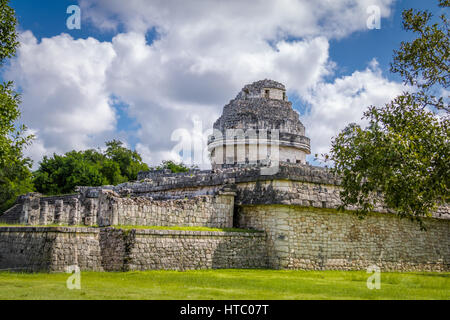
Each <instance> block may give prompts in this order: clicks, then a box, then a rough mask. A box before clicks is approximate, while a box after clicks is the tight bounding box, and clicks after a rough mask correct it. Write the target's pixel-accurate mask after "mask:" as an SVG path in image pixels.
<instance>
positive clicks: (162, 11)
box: [79, 0, 394, 46]
mask: <svg viewBox="0 0 450 320" xmlns="http://www.w3.org/2000/svg"><path fill="white" fill-rule="evenodd" d="M79 2H80V5H81V7H82V9H83V14H84V15H85V18H86V19H87V20H90V21H91V22H92V23H93V24H94V25H96V26H97V27H99V28H102V29H109V30H111V29H112V30H117V28H118V27H119V26H121V25H123V26H124V27H125V28H126V29H127V30H128V31H130V30H131V31H139V32H145V31H146V30H148V29H149V28H153V27H155V28H157V29H158V30H159V31H160V32H161V33H163V34H164V35H165V36H166V35H170V36H172V35H175V34H176V35H177V36H178V37H179V38H180V39H187V40H193V41H195V42H197V43H198V44H200V45H203V44H204V43H206V42H209V41H212V42H216V39H217V38H219V39H225V41H226V42H227V43H228V42H231V41H230V40H239V39H244V40H246V41H251V42H253V41H254V40H257V41H258V40H259V41H261V40H276V39H280V38H285V37H314V36H326V37H327V38H332V37H337V38H340V37H344V36H346V35H348V34H350V33H352V32H354V31H357V30H361V29H364V28H366V25H367V19H368V16H369V14H368V13H367V8H368V7H370V6H374V5H375V6H378V7H379V8H380V13H381V17H383V18H385V17H388V16H389V15H390V14H391V8H390V6H391V5H392V3H393V2H394V0H325V1H311V0H279V1H272V0H253V1H241V0H227V1H210V0H187V1H183V2H182V3H181V2H180V1H177V0H152V1H148V0H132V1H126V2H125V1H122V0H96V1H93V0H80V1H79ZM238 43H239V45H243V43H241V42H239V41H238ZM244 45H245V44H244ZM249 45H250V46H251V45H252V44H249Z"/></svg>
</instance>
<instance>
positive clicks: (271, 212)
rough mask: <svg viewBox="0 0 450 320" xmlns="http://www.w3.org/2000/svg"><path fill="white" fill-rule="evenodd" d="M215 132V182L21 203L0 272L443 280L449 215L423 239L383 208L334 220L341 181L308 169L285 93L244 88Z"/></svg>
mask: <svg viewBox="0 0 450 320" xmlns="http://www.w3.org/2000/svg"><path fill="white" fill-rule="evenodd" d="M214 129H215V133H214V134H213V135H212V136H211V137H210V139H209V144H208V147H209V150H210V151H211V162H212V168H213V169H212V170H207V171H199V170H193V171H190V172H187V173H179V174H172V173H170V172H167V171H150V172H141V173H140V174H139V176H138V181H136V182H128V183H124V184H121V185H118V186H103V187H79V188H78V190H77V192H76V193H75V194H73V195H65V196H53V197H45V196H42V195H40V194H27V195H24V196H21V197H19V199H18V200H17V203H16V204H15V206H14V207H12V208H11V209H10V210H8V211H7V212H5V213H4V214H3V215H1V216H0V222H2V223H7V224H13V225H17V226H11V227H0V269H9V270H18V271H20V270H25V271H33V272H34V271H52V272H53V271H55V272H63V271H65V270H66V267H68V266H73V265H77V266H79V267H80V268H81V270H96V271H126V270H150V269H175V270H187V269H206V268H274V269H314V270H325V269H340V270H350V269H366V268H367V267H368V266H371V265H377V266H379V267H380V268H381V269H382V270H384V271H386V270H400V271H408V270H430V271H449V270H450V209H449V207H448V205H447V204H443V205H442V206H441V207H440V208H439V209H438V210H437V211H436V212H435V213H434V215H433V217H430V218H425V225H426V226H427V231H422V230H420V229H419V226H418V224H417V223H413V222H411V221H409V220H406V219H400V218H399V217H398V216H397V215H395V214H393V213H390V211H389V210H388V209H387V208H385V207H383V205H380V206H379V207H378V208H376V209H375V210H374V212H373V213H371V214H369V216H368V217H366V218H365V219H363V220H360V219H358V218H357V217H356V215H354V213H352V210H354V208H347V209H348V210H347V211H345V212H342V211H338V210H337V208H338V207H339V206H340V204H341V202H340V199H339V191H340V187H339V184H340V181H339V178H338V177H335V176H333V175H332V174H331V173H330V172H329V171H328V170H327V169H325V168H320V167H313V166H309V165H308V164H306V155H307V154H309V153H310V142H309V139H308V138H307V137H306V135H305V134H306V133H305V127H304V126H303V125H302V123H301V122H300V120H299V116H298V114H297V113H296V112H295V111H294V110H293V109H292V105H291V103H290V102H289V101H288V98H287V96H286V89H285V87H284V85H282V84H281V83H278V82H275V81H272V80H263V81H258V82H255V83H253V84H250V85H247V86H245V87H244V88H243V89H242V91H241V92H240V93H239V94H238V95H237V97H236V98H235V99H234V100H232V101H230V103H229V104H227V105H226V106H225V107H224V111H223V115H222V116H221V117H220V118H219V119H218V120H217V121H216V123H215V124H214ZM46 225H59V227H52V226H47V227H43V226H46ZM69 226H72V227H69ZM120 226H166V227H175V226H177V227H183V226H184V227H211V228H240V229H251V230H253V232H250V231H241V232H212V231H211V232H210V231H208V232H206V231H177V230H152V229H131V230H125V228H122V229H121V228H120ZM128 229H129V228H128ZM256 231H257V232H256Z"/></svg>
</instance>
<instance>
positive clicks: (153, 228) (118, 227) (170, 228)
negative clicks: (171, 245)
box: [112, 226, 262, 233]
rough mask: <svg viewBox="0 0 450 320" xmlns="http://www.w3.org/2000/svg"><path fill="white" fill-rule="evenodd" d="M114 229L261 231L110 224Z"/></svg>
mask: <svg viewBox="0 0 450 320" xmlns="http://www.w3.org/2000/svg"><path fill="white" fill-rule="evenodd" d="M112 227H113V228H116V229H123V230H131V229H147V230H148V229H149V230H180V231H213V232H247V233H259V232H262V231H258V230H250V229H238V228H207V227H161V226H112Z"/></svg>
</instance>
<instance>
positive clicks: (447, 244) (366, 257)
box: [237, 205, 450, 271]
mask: <svg viewBox="0 0 450 320" xmlns="http://www.w3.org/2000/svg"><path fill="white" fill-rule="evenodd" d="M237 220H238V223H239V227H242V228H254V229H258V230H264V231H265V232H266V233H267V243H266V245H267V250H268V257H269V266H270V267H271V268H276V269H278V268H283V269H284V268H288V269H313V270H325V269H338V270H350V269H362V270H365V269H366V268H367V267H368V266H370V265H373V264H374V265H377V266H379V267H380V268H381V269H382V270H383V271H387V270H396V271H413V270H427V271H449V270H450V237H449V235H450V221H449V220H443V219H434V218H427V219H425V221H424V222H425V225H426V227H427V231H422V230H420V229H419V225H418V224H417V223H415V222H411V221H409V220H406V219H400V218H399V217H398V216H396V215H393V214H387V213H382V214H381V213H373V214H370V215H369V216H367V217H366V218H365V219H363V220H360V219H358V217H357V216H356V215H355V214H353V213H351V212H338V211H337V210H333V209H317V208H304V207H298V206H289V205H245V206H241V207H240V210H239V214H238V217H237Z"/></svg>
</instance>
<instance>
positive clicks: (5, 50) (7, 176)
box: [0, 0, 33, 212]
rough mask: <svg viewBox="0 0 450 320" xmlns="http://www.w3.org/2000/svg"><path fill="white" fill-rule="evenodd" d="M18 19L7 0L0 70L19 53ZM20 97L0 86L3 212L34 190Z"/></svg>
mask: <svg viewBox="0 0 450 320" xmlns="http://www.w3.org/2000/svg"><path fill="white" fill-rule="evenodd" d="M16 27H17V19H16V17H15V12H14V10H13V9H12V8H11V7H10V6H9V1H8V0H0V67H2V66H3V64H4V62H5V61H6V59H8V58H11V57H13V56H14V54H15V53H16V49H17V46H18V44H19V43H18V41H17V31H16ZM19 104H20V96H19V94H18V93H16V92H15V91H14V89H13V83H12V82H5V83H1V84H0V212H3V211H4V210H6V209H8V208H9V207H10V206H11V205H12V204H13V203H14V202H15V200H16V198H17V196H18V195H20V194H22V193H26V192H29V191H31V190H32V188H33V185H32V182H31V171H30V168H31V165H32V162H31V160H30V159H29V158H25V157H24V156H23V149H24V148H25V147H26V145H28V144H29V143H31V140H32V139H33V136H32V135H28V136H27V135H25V131H26V127H25V126H23V125H22V126H20V125H18V124H17V121H18V120H19V118H20V110H19Z"/></svg>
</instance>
